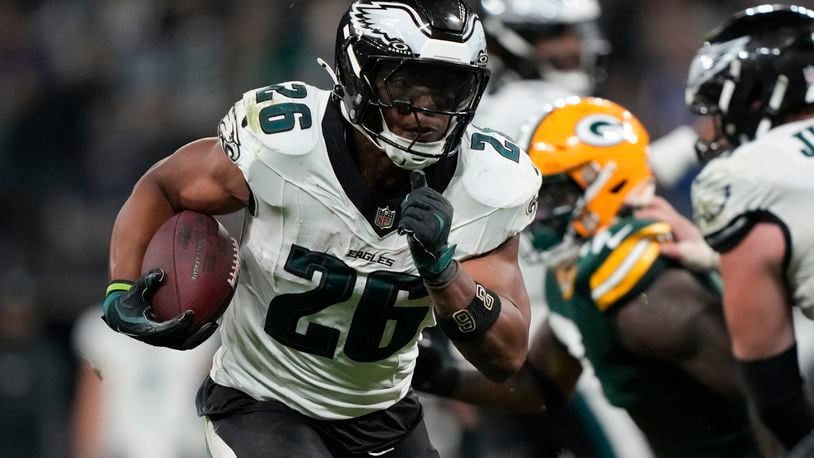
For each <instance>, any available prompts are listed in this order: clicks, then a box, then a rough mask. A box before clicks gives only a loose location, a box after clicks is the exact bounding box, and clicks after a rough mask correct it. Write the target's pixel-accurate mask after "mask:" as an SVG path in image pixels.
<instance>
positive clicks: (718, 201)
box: [694, 184, 731, 224]
mask: <svg viewBox="0 0 814 458" xmlns="http://www.w3.org/2000/svg"><path fill="white" fill-rule="evenodd" d="M711 191H712V192H710V193H704V194H705V195H704V198H703V199H698V201H697V204H696V206H695V207H696V208H695V209H694V211H695V219H696V220H698V221H703V222H704V223H707V224H709V223H711V222H713V221H715V218H717V217H718V215H720V214H721V212H723V211H724V207H725V206H726V202H727V201H728V200H729V196H730V195H731V189H730V185H728V184H727V185H723V186H721V187H719V188H717V189H714V190H711Z"/></svg>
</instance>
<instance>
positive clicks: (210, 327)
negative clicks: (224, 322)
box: [178, 323, 218, 350]
mask: <svg viewBox="0 0 814 458" xmlns="http://www.w3.org/2000/svg"><path fill="white" fill-rule="evenodd" d="M217 329H218V323H206V324H205V325H203V326H201V327H200V329H198V330H197V331H195V333H194V334H192V335H191V336H189V337H188V338H187V339H186V340H184V342H183V343H182V344H181V345H179V346H178V349H179V350H190V349H193V348H195V347H197V346H198V345H200V344H202V343H203V342H204V341H206V340H207V339H209V338H210V337H212V334H214V333H215V331H216V330H217Z"/></svg>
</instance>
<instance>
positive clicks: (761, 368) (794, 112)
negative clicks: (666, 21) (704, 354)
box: [687, 5, 814, 456]
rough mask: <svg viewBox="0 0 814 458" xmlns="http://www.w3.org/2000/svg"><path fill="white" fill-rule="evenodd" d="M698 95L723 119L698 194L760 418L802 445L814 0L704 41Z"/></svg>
mask: <svg viewBox="0 0 814 458" xmlns="http://www.w3.org/2000/svg"><path fill="white" fill-rule="evenodd" d="M687 103H688V105H689V106H690V108H691V110H693V111H694V112H696V113H698V114H701V115H708V116H711V117H712V118H713V119H714V120H715V121H716V125H717V126H718V134H717V138H715V139H714V140H712V141H709V142H707V143H705V144H703V145H701V148H699V154H700V155H701V156H703V157H704V158H705V159H710V158H712V157H715V156H717V157H716V158H714V159H712V160H711V161H710V162H709V163H708V164H707V165H706V166H705V167H704V169H703V170H702V172H701V174H700V175H699V176H698V177H697V178H696V181H695V182H694V184H693V189H692V198H693V206H694V214H695V219H696V223H697V224H698V226H699V228H700V229H701V232H702V233H703V235H704V237H705V239H706V240H707V242H708V243H709V244H710V245H711V246H712V248H713V249H715V250H716V251H717V252H719V253H720V269H721V273H722V275H723V280H724V291H725V294H724V309H725V315H726V321H727V325H728V327H729V331H730V333H731V337H732V348H733V350H734V354H735V356H736V358H737V359H738V360H739V364H740V368H741V372H742V374H743V377H744V379H745V381H746V384H747V387H748V392H749V394H750V397H751V399H752V401H753V402H754V404H755V406H756V407H757V410H758V412H759V413H760V415H761V418H762V419H763V421H764V422H765V423H766V425H767V426H768V427H769V428H770V429H771V430H772V432H773V433H774V434H775V436H776V437H777V438H778V439H779V440H780V441H781V442H782V443H783V444H784V445H785V446H786V447H787V448H788V449H791V448H792V447H794V446H795V444H798V442H800V441H801V439H802V438H804V437H805V436H806V435H807V434H811V433H810V432H811V431H812V430H813V429H814V409H812V406H811V404H810V403H809V401H807V400H806V396H805V394H804V392H803V389H802V380H801V376H800V370H799V367H798V361H797V345H796V343H795V334H794V328H793V323H792V306H797V307H799V308H800V309H801V310H802V312H803V313H804V314H805V315H807V316H808V317H809V318H814V219H812V218H811V216H810V210H808V209H809V208H812V199H811V196H812V195H814V159H813V158H814V11H812V10H808V9H806V8H802V7H797V6H772V5H763V6H758V7H755V8H751V9H747V10H745V11H742V12H740V13H737V14H735V15H734V16H733V17H732V18H730V19H729V20H727V21H726V22H725V23H724V24H722V25H721V26H720V27H719V28H718V29H716V30H715V31H714V32H713V33H712V34H711V35H710V38H709V39H708V41H707V42H706V43H705V44H704V46H703V47H702V48H701V49H700V50H699V51H698V53H697V55H696V57H695V60H694V61H693V63H692V66H691V68H690V74H689V79H688V82H687ZM805 456H811V455H805Z"/></svg>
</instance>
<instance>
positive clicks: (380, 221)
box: [373, 207, 396, 229]
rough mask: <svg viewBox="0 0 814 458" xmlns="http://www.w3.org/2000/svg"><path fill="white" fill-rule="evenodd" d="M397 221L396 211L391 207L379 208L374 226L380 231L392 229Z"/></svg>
mask: <svg viewBox="0 0 814 458" xmlns="http://www.w3.org/2000/svg"><path fill="white" fill-rule="evenodd" d="M395 219H396V211H395V210H390V207H384V208H382V207H379V208H377V209H376V218H375V219H374V220H373V224H375V225H376V226H378V227H379V229H390V228H391V227H393V221H395Z"/></svg>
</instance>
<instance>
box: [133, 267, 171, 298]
mask: <svg viewBox="0 0 814 458" xmlns="http://www.w3.org/2000/svg"><path fill="white" fill-rule="evenodd" d="M165 277H166V276H165V275H164V271H163V270H162V269H153V270H151V271H149V272H147V273H146V274H144V275H142V276H141V278H139V279H138V281H137V282H136V285H138V287H139V288H140V289H139V290H138V291H140V293H141V297H142V299H144V301H145V302H150V298H151V297H153V294H154V293H155V291H156V290H157V289H158V287H159V286H160V285H161V282H163V281H164V278H165ZM136 285H134V288H135V287H136Z"/></svg>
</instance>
